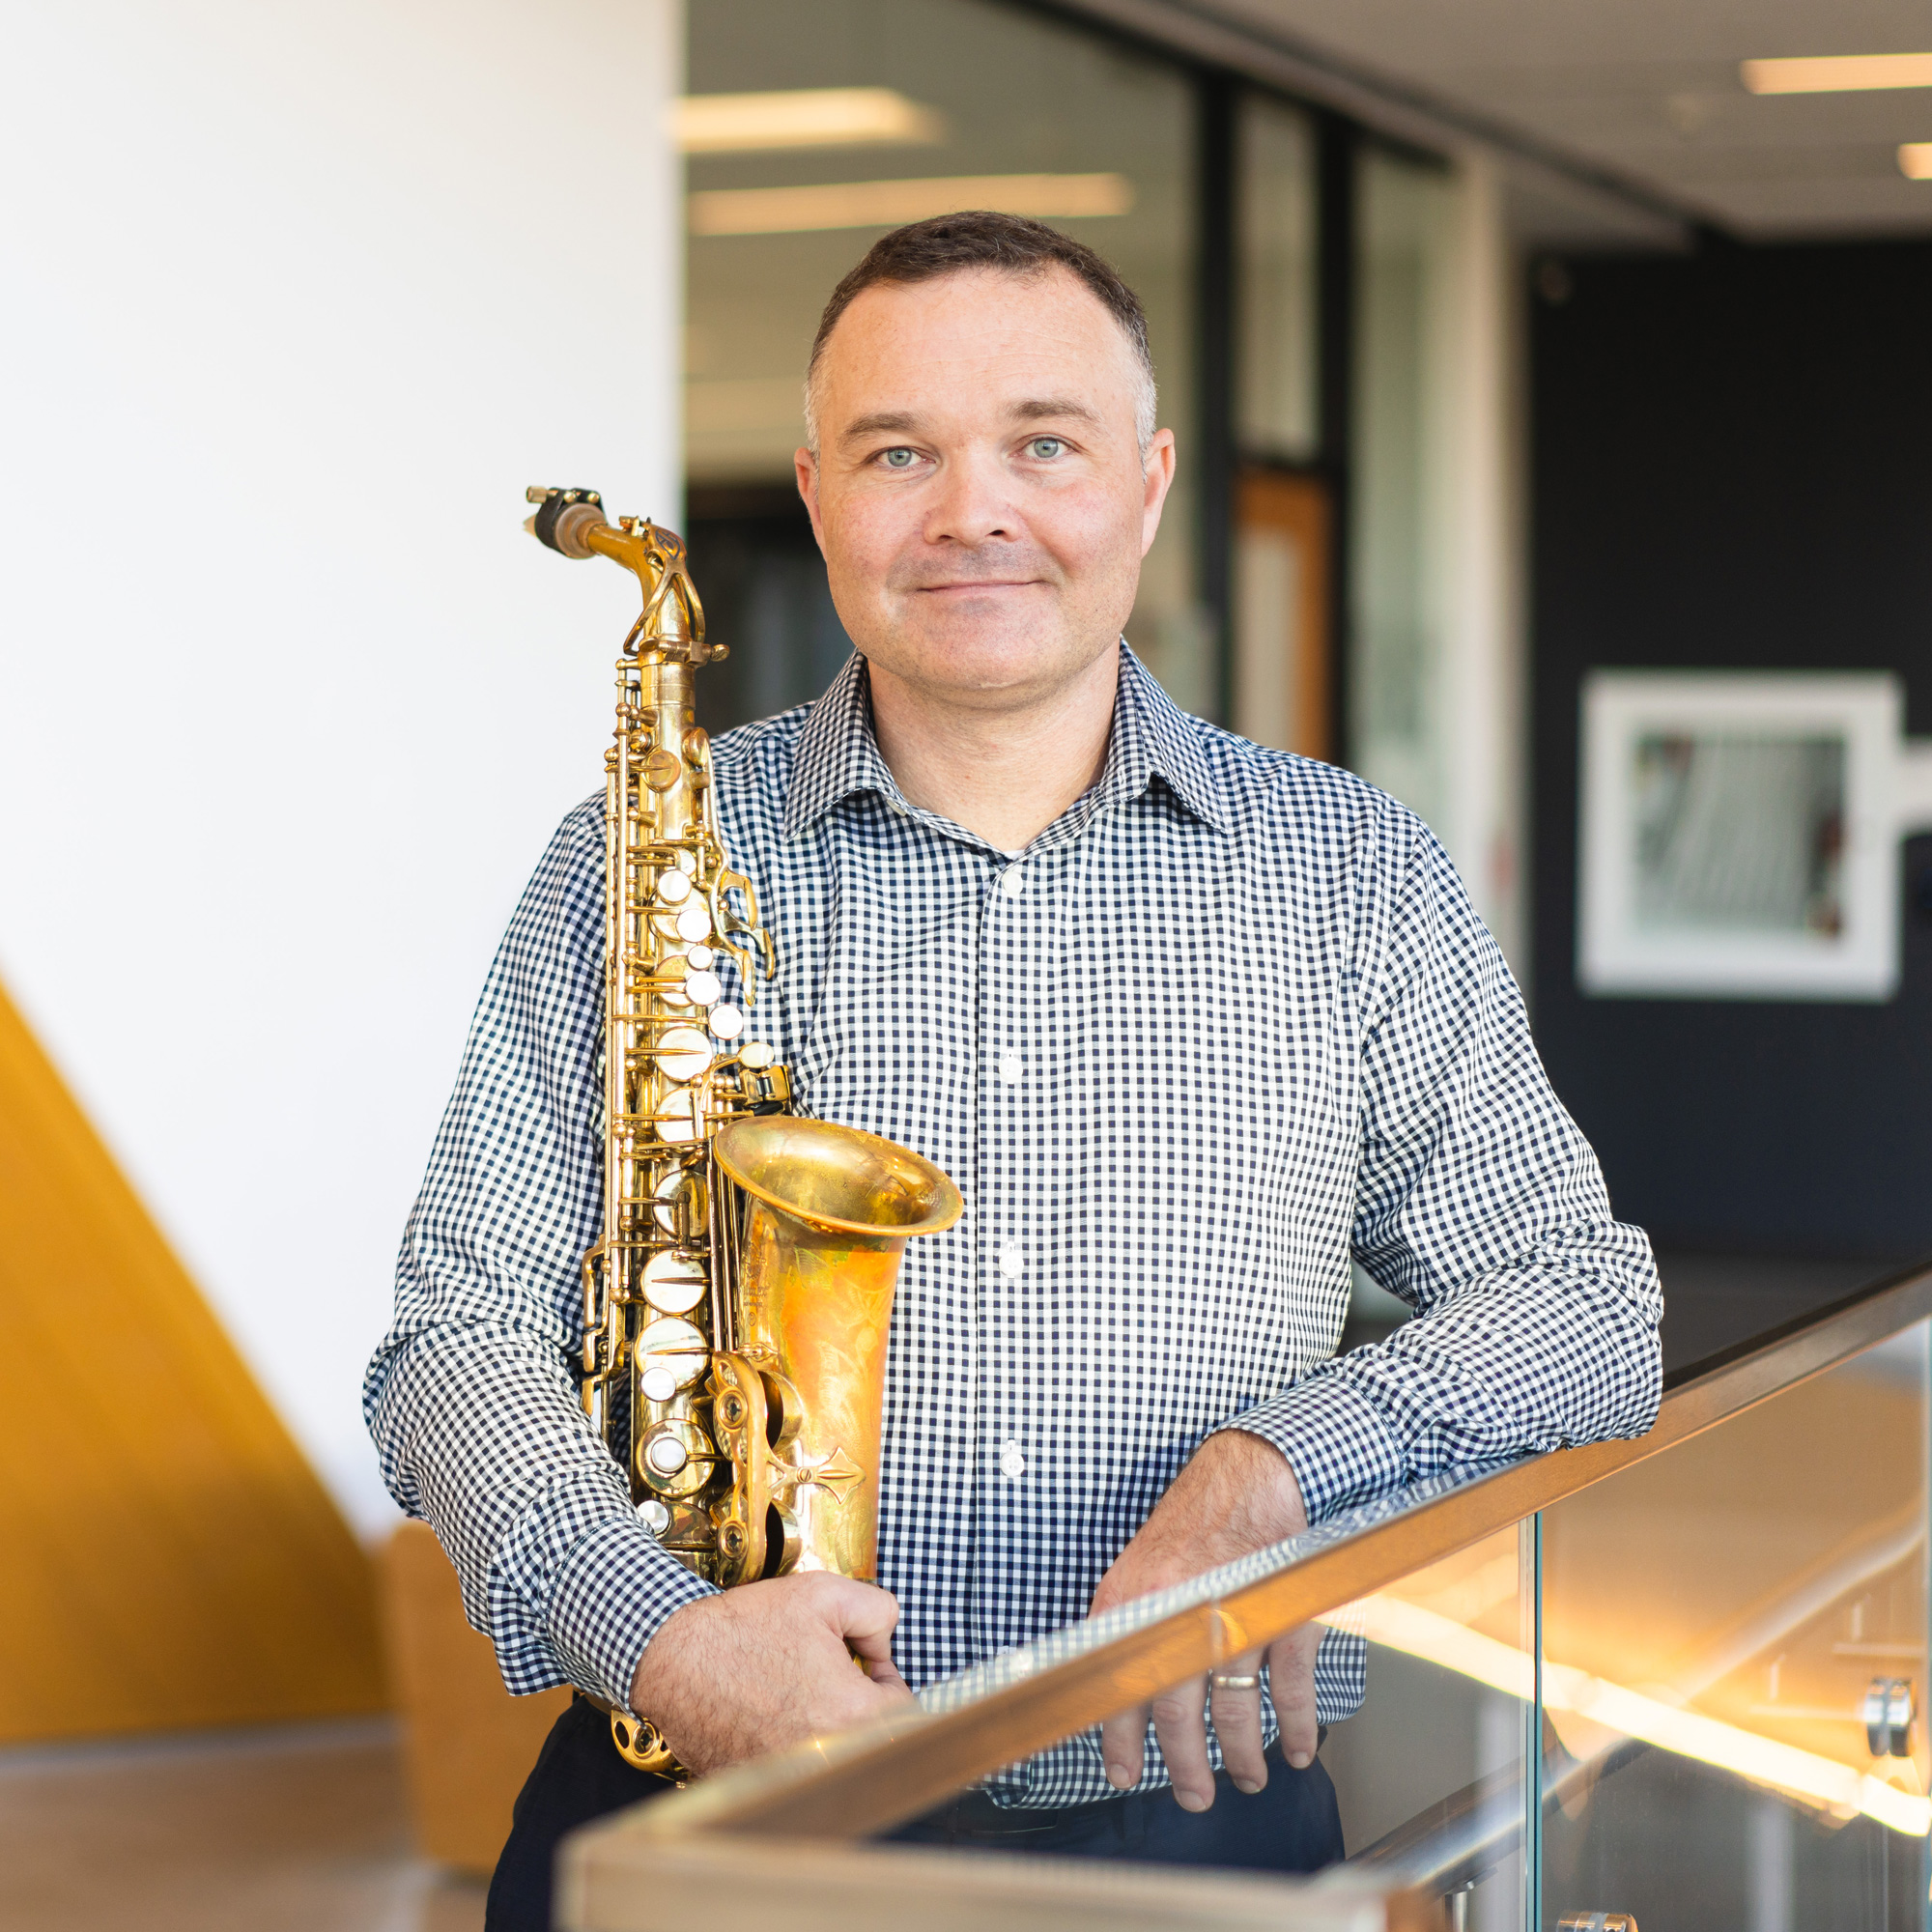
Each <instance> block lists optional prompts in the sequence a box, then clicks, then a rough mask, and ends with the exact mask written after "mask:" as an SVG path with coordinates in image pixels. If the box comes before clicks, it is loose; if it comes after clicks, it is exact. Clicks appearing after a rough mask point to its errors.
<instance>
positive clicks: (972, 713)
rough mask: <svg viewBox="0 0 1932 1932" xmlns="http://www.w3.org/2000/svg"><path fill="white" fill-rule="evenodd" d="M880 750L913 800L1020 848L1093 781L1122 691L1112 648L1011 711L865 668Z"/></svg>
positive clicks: (1003, 846)
mask: <svg viewBox="0 0 1932 1932" xmlns="http://www.w3.org/2000/svg"><path fill="white" fill-rule="evenodd" d="M868 671H869V676H870V682H871V691H872V728H873V730H874V732H875V734H876V735H877V738H878V742H879V753H880V755H881V756H882V757H884V759H885V761H886V764H887V767H888V769H889V770H890V771H891V772H892V775H893V777H894V778H895V780H896V781H898V787H899V790H900V791H901V792H903V793H904V794H905V797H906V799H907V801H908V802H909V803H910V804H913V805H916V806H919V807H920V808H921V809H922V810H926V811H934V812H937V813H939V814H940V816H941V817H944V818H950V819H952V822H953V823H954V824H955V825H960V826H964V827H965V829H966V830H967V831H968V832H972V833H975V834H977V835H978V836H979V837H980V838H983V839H985V840H986V842H987V843H988V844H990V845H996V846H998V847H999V849H1000V850H1001V851H1002V852H1019V851H1023V850H1024V849H1025V848H1026V847H1027V846H1028V845H1029V844H1031V843H1032V842H1033V840H1034V839H1035V838H1037V837H1038V836H1039V835H1040V834H1041V833H1042V832H1044V831H1045V830H1046V828H1047V827H1048V826H1049V825H1051V824H1052V823H1053V821H1054V820H1055V819H1056V818H1058V817H1059V816H1060V814H1061V813H1062V812H1063V811H1065V810H1066V808H1067V807H1068V806H1069V805H1071V804H1072V803H1073V801H1074V800H1075V799H1077V798H1078V797H1079V796H1080V795H1081V793H1082V792H1084V791H1085V790H1086V789H1087V788H1088V786H1089V785H1091V784H1092V783H1093V782H1094V780H1095V779H1096V778H1098V777H1099V775H1100V768H1101V766H1102V765H1103V764H1104V763H1105V762H1106V757H1107V737H1108V733H1109V732H1110V730H1111V729H1112V727H1113V722H1114V697H1115V694H1116V693H1117V692H1118V690H1119V689H1120V681H1121V653H1120V649H1119V647H1118V646H1115V647H1113V648H1111V649H1108V650H1106V651H1103V652H1102V653H1101V654H1100V656H1099V657H1097V658H1096V659H1095V660H1094V662H1093V664H1091V665H1089V666H1088V667H1087V668H1086V669H1085V670H1083V671H1081V672H1080V673H1079V674H1078V675H1077V676H1076V677H1075V678H1073V679H1072V680H1071V681H1070V682H1069V683H1067V684H1065V685H1062V686H1061V687H1059V688H1058V689H1057V690H1055V691H1053V692H1051V693H1049V694H1047V695H1046V696H1042V697H1039V698H1037V699H1036V700H1034V701H1032V702H1030V703H1025V704H1021V705H1016V706H1014V707H1013V708H1011V709H1008V710H996V709H980V708H978V707H967V706H962V705H960V704H958V703H956V702H953V701H952V700H950V699H948V698H946V697H944V696H935V695H934V694H933V693H931V692H928V691H923V690H921V689H919V688H918V687H916V686H913V685H910V684H907V683H906V682H905V681H904V680H903V679H900V678H896V677H894V676H893V675H892V674H891V673H890V672H885V671H881V670H880V669H879V668H878V667H877V666H876V665H872V666H869V667H868Z"/></svg>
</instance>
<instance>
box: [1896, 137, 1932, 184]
mask: <svg viewBox="0 0 1932 1932" xmlns="http://www.w3.org/2000/svg"><path fill="white" fill-rule="evenodd" d="M1898 172H1899V173H1900V174H1902V175H1903V176H1904V177H1905V179H1906V180H1907V181H1916V182H1925V181H1932V141H1907V142H1906V143H1905V145H1904V146H1903V147H1902V148H1900V149H1899V151H1898Z"/></svg>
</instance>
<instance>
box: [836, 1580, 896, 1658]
mask: <svg viewBox="0 0 1932 1932" xmlns="http://www.w3.org/2000/svg"><path fill="white" fill-rule="evenodd" d="M818 1574H819V1576H820V1577H822V1578H823V1581H822V1582H821V1583H820V1584H819V1586H818V1590H817V1607H818V1609H819V1610H820V1612H821V1613H822V1614H823V1616H824V1618H825V1620H826V1622H827V1624H828V1625H830V1627H831V1628H832V1631H833V1632H834V1634H836V1635H838V1637H840V1638H842V1639H843V1641H844V1642H845V1644H846V1646H847V1647H848V1648H849V1649H851V1650H854V1651H856V1652H857V1653H858V1654H859V1656H861V1657H863V1658H864V1659H866V1661H867V1662H868V1663H891V1662H892V1661H893V1632H894V1631H895V1629H897V1627H898V1621H899V1603H898V1599H897V1598H896V1597H895V1596H894V1595H893V1593H892V1592H891V1591H890V1590H882V1589H880V1588H879V1587H878V1585H877V1584H876V1583H859V1582H855V1581H854V1580H853V1579H852V1578H851V1577H835V1576H833V1575H832V1574H831V1573H830V1572H829V1571H821V1572H819V1573H818Z"/></svg>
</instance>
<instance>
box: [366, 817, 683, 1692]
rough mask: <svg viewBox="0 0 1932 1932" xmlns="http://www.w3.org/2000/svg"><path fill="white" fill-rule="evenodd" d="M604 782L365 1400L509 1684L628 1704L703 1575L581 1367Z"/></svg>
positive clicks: (404, 1286) (461, 1091)
mask: <svg viewBox="0 0 1932 1932" xmlns="http://www.w3.org/2000/svg"><path fill="white" fill-rule="evenodd" d="M602 804H603V801H602V800H601V799H598V800H594V801H591V802H590V803H587V804H586V805H584V806H582V807H581V808H580V809H579V810H576V811H575V812H573V813H572V814H571V815H570V816H569V817H568V818H567V819H565V821H564V823H563V825H562V826H561V827H560V828H559V830H558V832H557V835H556V837H555V838H554V839H553V840H552V842H551V845H550V848H549V850H548V851H547V852H546V853H545V855H544V858H543V861H542V863H541V864H540V865H539V866H538V867H537V870H536V872H535V874H534V876H533V877H532V878H531V880H530V883H529V886H528V888H527V889H526V892H525V894H524V896H523V899H522V901H521V902H520V904H519V905H518V907H517V911H516V914H515V917H514V918H513V919H512V920H511V923H510V926H509V930H508V931H507V932H506V933H505V935H504V937H503V942H502V945H501V946H500V947H499V948H498V950H497V957H496V959H495V961H494V963H493V964H492V966H491V969H490V976H489V979H488V981H487V982H486V984H485V986H484V989H483V996H482V999H481V1000H480V1001H479V1002H478V1005H477V1009H476V1015H475V1018H474V1020H473V1021H472V1022H471V1025H470V1030H469V1043H468V1046H467V1047H466V1049H465V1053H464V1059H463V1065H462V1070H461V1072H460V1073H459V1075H458V1078H457V1083H456V1091H455V1093H454V1094H452V1096H451V1098H450V1102H449V1107H448V1110H447V1111H446V1113H445V1114H444V1116H443V1120H442V1124H441V1127H440V1130H439V1132H438V1135H437V1140H436V1146H435V1149H434V1151H433V1152H432V1153H431V1156H430V1163H429V1170H428V1173H427V1175H426V1177H425V1179H424V1181H423V1186H422V1192H421V1193H420V1195H418V1197H417V1199H416V1204H415V1207H414V1208H413V1209H412V1212H411V1215H410V1219H409V1224H408V1227H407V1228H406V1230H405V1232H404V1236H403V1244H402V1253H401V1255H400V1257H399V1259H398V1262H397V1267H396V1309H395V1321H394V1324H393V1325H392V1327H391V1328H390V1330H389V1332H388V1334H387V1335H386V1336H385V1337H384V1341H383V1343H382V1346H381V1347H380V1348H379V1349H378V1350H377V1351H376V1354H375V1358H374V1359H373V1360H372V1361H371V1363H370V1365H369V1371H368V1375H367V1377H366V1378H365V1381H364V1385H363V1411H364V1414H365V1416H366V1417H367V1419H368V1424H369V1428H370V1432H371V1434H372V1435H374V1437H375V1439H376V1446H377V1448H378V1450H379V1452H380V1454H381V1457H382V1465H383V1474H384V1481H385V1482H386V1483H387V1485H388V1487H389V1492H390V1493H391V1494H392V1495H393V1496H394V1497H395V1499H396V1501H397V1502H398V1503H399V1504H400V1505H401V1506H402V1508H403V1509H405V1510H406V1511H408V1512H409V1513H410V1514H411V1515H412V1516H417V1517H422V1518H424V1519H426V1520H428V1521H429V1523H430V1524H431V1526H432V1527H433V1528H434V1529H435V1530H436V1533H437V1535H438V1537H439V1538H440V1540H441V1543H442V1546H443V1548H445V1549H446V1550H447V1551H448V1552H449V1555H450V1558H451V1560H452V1561H453V1562H454V1564H455V1566H456V1571H457V1575H458V1577H460V1578H461V1580H462V1585H463V1600H464V1605H465V1607H466V1609H467V1610H468V1612H469V1621H470V1622H471V1623H472V1624H473V1625H475V1627H476V1628H477V1629H478V1630H481V1631H484V1632H485V1633H487V1634H488V1635H489V1636H490V1638H491V1640H492V1641H493V1642H494V1643H495V1645H496V1649H497V1662H498V1665H499V1666H500V1668H501V1670H502V1673H503V1681H504V1683H505V1684H506V1685H507V1686H508V1687H509V1689H510V1690H513V1691H516V1692H518V1693H523V1692H526V1691H532V1690H546V1689H548V1688H550V1687H551V1686H553V1685H556V1684H562V1683H573V1684H577V1685H580V1686H582V1688H583V1689H584V1690H591V1691H594V1692H596V1693H597V1694H598V1695H599V1696H602V1697H605V1698H608V1699H609V1700H611V1702H613V1703H617V1704H623V1703H625V1702H627V1701H628V1698H629V1695H630V1687H631V1680H632V1677H633V1675H634V1674H635V1672H636V1669H637V1665H638V1661H639V1658H640V1657H641V1656H642V1654H643V1648H644V1645H645V1644H646V1643H647V1642H648V1641H649V1639H650V1637H651V1636H652V1634H654V1633H655V1632H656V1630H657V1629H658V1627H659V1626H660V1625H661V1624H663V1622H664V1621H665V1619H666V1618H668V1616H670V1615H671V1613H672V1612H673V1611H675V1610H678V1609H680V1608H682V1607H683V1606H684V1605H686V1604H689V1603H692V1602H694V1601H695V1600H696V1599H697V1598H698V1597H701V1596H706V1595H709V1594H710V1586H709V1585H708V1584H706V1583H703V1582H701V1581H699V1580H698V1579H697V1578H696V1577H694V1576H692V1574H691V1573H690V1572H689V1571H687V1570H686V1569H684V1567H683V1566H682V1565H681V1564H679V1563H678V1562H676V1561H675V1559H673V1558H672V1557H670V1556H668V1554H666V1552H665V1551H664V1550H663V1549H662V1548H659V1547H658V1545H657V1543H656V1542H655V1540H654V1539H653V1538H652V1537H651V1535H650V1534H649V1532H648V1531H647V1530H646V1529H645V1528H644V1526H643V1525H642V1524H641V1523H640V1522H639V1520H638V1517H637V1514H636V1512H635V1510H634V1509H633V1508H632V1505H631V1498H630V1491H629V1487H628V1485H627V1483H626V1481H625V1478H624V1475H623V1472H622V1471H621V1470H620V1469H619V1468H618V1466H617V1463H616V1462H615V1461H614V1460H613V1459H612V1457H611V1454H610V1451H609V1450H608V1449H607V1448H606V1447H605V1445H604V1443H603V1441H602V1439H601V1438H600V1437H599V1436H598V1435H597V1433H596V1431H595V1430H594V1429H593V1428H592V1427H591V1425H590V1422H589V1420H588V1419H587V1418H586V1416H585V1415H584V1413H583V1410H582V1406H580V1404H579V1402H578V1399H577V1391H576V1385H575V1378H574V1377H573V1375H572V1373H571V1362H572V1359H573V1357H574V1356H575V1354H576V1352H577V1350H578V1347H579V1341H580V1336H581V1333H582V1288H581V1285H580V1284H581V1273H580V1268H581V1262H582V1254H583V1251H584V1250H585V1249H586V1248H587V1247H588V1246H589V1245H590V1243H591V1242H592V1241H593V1240H594V1239H595V1238H596V1235H597V1228H598V1224H599V1221H600V1219H601V1213H602V1188H603V1179H602V1172H601V1155H602V1144H601V1141H600V1139H599V1137H598V1132H597V1120H598V1114H599V1108H600V1104H601V1096H600V1094H599V1091H598V1070H597V1055H598V1045H599V1035H600V1026H599V1022H600V1019H601V1016H602V1010H603V985H602V967H603V949H604V928H603V919H604V912H603V864H604V852H603V835H602Z"/></svg>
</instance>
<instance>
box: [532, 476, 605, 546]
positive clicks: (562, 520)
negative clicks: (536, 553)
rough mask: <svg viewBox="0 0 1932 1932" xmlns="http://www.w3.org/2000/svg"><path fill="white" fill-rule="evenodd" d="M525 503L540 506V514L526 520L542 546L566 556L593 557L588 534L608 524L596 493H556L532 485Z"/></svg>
mask: <svg viewBox="0 0 1932 1932" xmlns="http://www.w3.org/2000/svg"><path fill="white" fill-rule="evenodd" d="M524 501H525V502H526V503H534V504H535V505H536V506H537V513H536V515H535V516H533V517H527V518H526V519H525V520H524V527H525V529H526V530H528V531H529V533H530V534H531V536H533V537H535V538H536V540H537V541H538V542H539V543H541V544H547V545H548V546H549V547H550V548H551V549H552V550H554V551H556V552H558V553H559V554H561V555H564V556H572V557H580V558H581V557H586V556H589V555H591V554H593V553H592V551H591V549H590V546H589V544H587V543H586V542H585V541H584V536H585V533H586V532H587V531H589V530H592V529H594V528H595V527H596V526H598V525H599V524H601V523H604V522H606V521H608V520H607V519H606V517H605V515H604V499H603V497H600V496H599V495H598V494H597V492H596V491H595V490H553V489H549V488H547V487H546V486H545V485H544V484H542V483H532V484H531V485H530V487H529V488H528V489H527V490H526V491H525V492H524Z"/></svg>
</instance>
